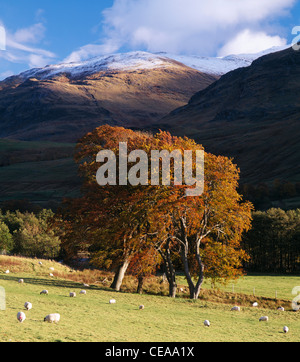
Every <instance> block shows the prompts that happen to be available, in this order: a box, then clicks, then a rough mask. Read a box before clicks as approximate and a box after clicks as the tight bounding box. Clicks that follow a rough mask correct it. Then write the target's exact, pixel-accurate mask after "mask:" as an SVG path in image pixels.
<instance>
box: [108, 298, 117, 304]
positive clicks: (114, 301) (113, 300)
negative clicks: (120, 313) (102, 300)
mask: <svg viewBox="0 0 300 362" xmlns="http://www.w3.org/2000/svg"><path fill="white" fill-rule="evenodd" d="M116 303H117V301H116V300H115V299H111V300H110V301H109V304H116Z"/></svg>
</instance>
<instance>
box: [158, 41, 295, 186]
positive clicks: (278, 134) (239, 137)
mask: <svg viewBox="0 0 300 362" xmlns="http://www.w3.org/2000/svg"><path fill="white" fill-rule="evenodd" d="M299 84H300V53H299V52H295V51H294V50H293V49H291V48H290V49H287V50H284V51H280V52H276V53H273V54H269V55H266V56H263V57H261V58H259V59H257V60H255V61H254V62H253V64H252V65H251V66H250V67H246V68H240V69H237V70H234V71H232V72H230V73H227V74H225V75H224V76H222V77H221V78H220V79H219V80H218V81H217V82H215V83H213V84H212V85H211V86H209V87H208V88H206V89H205V90H203V91H200V92H198V93H196V94H195V95H194V96H193V97H192V98H191V99H190V101H189V103H188V104H187V105H185V106H184V107H181V108H178V109H176V110H174V111H173V112H171V113H170V114H169V115H168V116H166V117H164V118H163V119H162V120H161V121H160V122H159V124H157V125H156V129H157V128H162V129H166V130H169V131H171V132H172V133H174V134H176V135H186V136H188V137H192V138H195V139H196V140H197V141H198V142H199V143H201V144H203V145H204V147H205V148H206V150H207V151H209V152H212V153H215V154H222V155H226V156H230V157H233V158H234V160H235V162H236V163H237V164H238V166H239V167H240V168H241V171H242V179H243V181H247V182H253V183H257V182H268V181H273V180H274V179H275V178H280V179H285V180H290V181H299V180H300V168H299V156H300V143H299V136H300V129H299V118H300V99H299V90H300V88H299Z"/></svg>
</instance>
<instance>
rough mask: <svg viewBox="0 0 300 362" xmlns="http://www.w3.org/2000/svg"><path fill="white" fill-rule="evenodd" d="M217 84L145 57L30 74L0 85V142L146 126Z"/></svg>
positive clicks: (98, 61)
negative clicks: (104, 127) (105, 127)
mask: <svg viewBox="0 0 300 362" xmlns="http://www.w3.org/2000/svg"><path fill="white" fill-rule="evenodd" d="M216 79H217V77H216V76H214V75H208V74H204V73H201V72H199V71H197V70H195V69H192V68H189V67H187V66H185V65H183V64H182V63H179V62H177V61H175V60H172V59H169V58H166V57H163V56H159V55H151V54H148V53H144V52H135V53H128V54H123V55H118V56H111V57H106V58H100V59H98V58H96V59H93V60H91V61H86V62H83V63H80V64H76V63H70V64H59V65H53V66H47V67H45V68H42V69H32V70H29V71H27V72H24V73H21V74H20V75H18V76H14V77H9V78H7V79H6V80H4V81H2V82H0V138H4V137H6V138H10V139H19V140H27V141H28V140H47V141H62V142H66V141H67V142H74V141H76V140H77V139H78V138H79V137H81V136H83V135H84V134H85V133H86V132H88V131H91V130H93V129H94V128H95V127H97V126H100V125H102V124H111V125H125V126H126V127H144V126H146V125H147V126H148V125H149V124H152V123H154V122H157V121H158V120H159V119H160V118H161V117H163V116H164V115H167V114H168V113H169V112H170V111H171V110H173V109H175V108H177V107H179V106H182V105H184V104H186V102H188V100H189V99H190V97H191V96H192V95H193V94H194V93H195V92H197V91H199V90H201V89H204V88H206V87H207V86H208V85H210V84H211V83H213V82H214V81H215V80H216Z"/></svg>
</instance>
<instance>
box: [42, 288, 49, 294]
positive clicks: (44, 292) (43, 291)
mask: <svg viewBox="0 0 300 362" xmlns="http://www.w3.org/2000/svg"><path fill="white" fill-rule="evenodd" d="M40 294H46V295H48V290H46V289H44V290H42V291H41V292H40Z"/></svg>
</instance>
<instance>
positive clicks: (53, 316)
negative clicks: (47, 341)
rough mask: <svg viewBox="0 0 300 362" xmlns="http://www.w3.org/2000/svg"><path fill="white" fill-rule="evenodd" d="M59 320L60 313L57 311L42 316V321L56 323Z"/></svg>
mask: <svg viewBox="0 0 300 362" xmlns="http://www.w3.org/2000/svg"><path fill="white" fill-rule="evenodd" d="M59 321H60V314H58V313H53V314H48V315H47V316H46V317H45V318H44V322H48V323H53V322H54V323H58V322H59Z"/></svg>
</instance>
